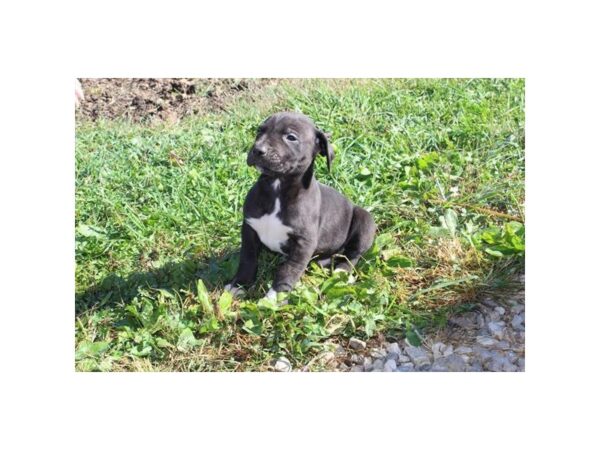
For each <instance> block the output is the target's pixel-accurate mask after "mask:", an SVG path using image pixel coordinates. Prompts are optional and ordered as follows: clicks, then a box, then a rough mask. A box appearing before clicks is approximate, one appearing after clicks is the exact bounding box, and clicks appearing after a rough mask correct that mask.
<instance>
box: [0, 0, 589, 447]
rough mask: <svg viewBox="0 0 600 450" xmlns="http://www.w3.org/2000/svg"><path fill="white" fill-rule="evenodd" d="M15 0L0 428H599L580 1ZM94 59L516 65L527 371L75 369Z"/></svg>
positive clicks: (146, 443)
mask: <svg viewBox="0 0 600 450" xmlns="http://www.w3.org/2000/svg"><path fill="white" fill-rule="evenodd" d="M15 5H16V6H10V7H5V9H8V8H10V10H9V11H5V13H3V19H4V22H5V24H4V25H5V26H3V28H2V30H1V31H0V32H1V33H2V36H1V37H2V38H3V42H4V43H5V45H4V47H5V48H6V56H5V58H6V60H5V61H4V62H5V64H4V69H5V71H7V70H8V71H9V72H8V73H9V74H10V75H9V77H8V79H6V80H3V81H4V83H3V88H4V89H3V94H4V96H8V97H9V101H8V102H6V103H4V104H3V106H4V108H3V110H2V122H1V123H2V124H3V130H4V131H3V137H4V138H5V139H4V141H5V142H3V146H2V147H3V155H2V156H3V160H2V163H1V165H0V168H1V170H2V176H1V177H0V178H1V179H0V182H1V183H2V184H1V187H2V199H3V211H4V214H3V218H2V236H3V246H4V248H3V250H4V251H3V256H4V258H3V273H4V274H5V277H3V280H4V283H3V284H4V286H3V289H2V299H3V302H2V305H3V307H4V308H3V311H2V316H1V317H2V327H1V329H2V342H3V347H2V348H3V358H2V360H3V363H4V364H3V379H4V383H3V387H4V391H5V394H4V395H3V401H2V403H3V406H2V412H3V415H4V420H3V430H4V431H3V433H2V436H1V437H0V439H1V440H2V444H3V445H2V447H5V448H13V447H24V448H30V447H33V448H36V447H40V446H45V447H50V446H52V447H54V446H56V447H59V448H73V447H77V448H105V447H107V446H110V447H111V448H115V447H116V448H138V447H144V448H173V447H176V448H178V447H181V446H183V445H190V444H191V445H195V446H204V447H207V446H210V445H211V444H212V445H216V446H218V447H230V446H231V447H234V446H235V447H240V446H243V447H244V448H245V447H250V448H252V447H261V448H268V447H281V446H291V447H300V446H302V447H307V446H311V447H315V446H316V447H325V448H338V447H361V448H365V447H375V446H380V445H387V446H406V447H407V446H419V447H425V448H428V447H442V446H443V447H444V448H453V447H456V448H481V447H485V448H506V447H507V446H509V445H514V446H516V447H519V448H520V447H528V448H529V447H533V446H535V447H536V448H537V447H540V446H549V445H552V446H554V445H556V446H561V447H566V446H569V447H570V448H582V447H589V446H590V445H589V444H588V443H589V442H597V438H595V436H594V435H593V430H594V428H593V426H594V425H595V414H593V413H591V412H588V409H587V406H588V405H590V406H592V407H593V405H595V404H596V403H597V402H598V389H597V387H596V383H595V377H597V375H596V372H595V370H594V369H595V367H597V365H598V363H597V361H598V358H597V357H596V355H595V352H594V348H593V347H592V348H590V344H591V343H594V342H595V339H594V337H595V336H596V334H597V331H596V330H597V320H598V319H597V318H598V314H597V313H598V306H597V305H598V302H597V297H598V296H597V289H594V288H593V283H594V282H595V280H596V278H597V276H596V272H597V270H598V269H597V268H598V265H597V262H595V258H596V255H597V254H598V251H597V250H598V248H597V247H598V244H597V242H598V240H597V239H596V230H595V225H596V223H597V222H596V221H595V220H594V218H595V217H594V213H595V210H596V208H597V206H596V205H597V200H595V198H594V194H595V193H597V187H596V186H597V174H596V172H597V171H598V165H597V164H596V163H597V160H598V158H597V155H598V152H597V142H598V139H597V136H595V134H596V130H597V128H598V115H597V105H598V89H597V82H598V79H599V78H598V71H597V69H596V67H595V65H594V62H595V59H597V58H594V57H593V56H592V55H595V54H596V53H597V48H595V46H594V45H593V44H592V43H593V42H598V40H599V39H598V31H597V24H596V23H595V17H597V16H596V15H595V13H594V12H593V11H592V10H591V6H589V7H588V5H591V2H590V3H587V2H583V1H572V2H570V3H569V4H568V6H562V5H561V4H558V3H551V4H550V3H546V4H543V5H542V4H540V6H539V7H537V6H535V4H534V3H533V2H531V3H525V2H516V1H511V0H507V1H504V2H497V3H491V2H490V3H485V4H484V3H482V2H475V1H471V2H461V3H460V4H459V3H457V2H431V1H423V2H414V4H411V5H407V4H401V3H392V2H383V1H379V0H376V1H371V2H369V3H367V4H361V3H358V2H345V3H344V4H334V3H333V2H332V3H326V2H323V1H321V2H316V1H312V0H307V1H304V2H303V3H301V4H300V3H298V2H291V3H289V4H286V5H284V4H282V3H279V2H277V3H276V2H261V3H260V4H259V3H241V2H239V3H235V2H231V1H223V2H221V3H219V5H218V6H217V5H204V4H201V3H199V2H198V3H195V4H191V3H190V4H187V3H183V2H178V1H172V2H168V3H158V2H136V3H135V4H126V3H123V2H115V1H106V2H102V3H95V4H91V5H89V6H83V5H78V6H77V7H75V6H73V7H71V6H63V5H59V4H56V3H41V2H40V3H38V4H37V5H36V4H30V3H27V4H15ZM107 75H110V76H142V77H145V76H154V77H161V76H214V77H223V76H227V77H243V76H250V77H257V76H294V77H308V76H310V77H315V76H319V77H338V76H341V77H350V76H352V77H363V76H370V77H388V76H389V77H415V76H418V77H448V76H464V77H482V76H496V77H524V76H525V77H526V78H527V94H526V95H527V109H526V111H527V112H526V114H527V129H526V131H527V141H526V142H527V152H526V153H527V246H528V248H527V372H526V373H525V374H370V375H367V374H352V375H336V374H287V375H286V374H76V373H74V371H73V351H72V349H73V309H74V308H73V289H74V283H73V273H74V267H73V242H74V240H73V238H74V236H73V212H74V202H73V199H74V197H73V195H74V189H73V186H74V171H73V167H74V159H73V126H74V121H73V100H72V97H73V83H72V79H73V77H75V76H80V77H90V76H107ZM590 288H591V289H590ZM594 347H595V346H594ZM593 421H594V422H593Z"/></svg>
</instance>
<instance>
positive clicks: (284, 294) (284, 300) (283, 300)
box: [265, 288, 288, 306]
mask: <svg viewBox="0 0 600 450" xmlns="http://www.w3.org/2000/svg"><path fill="white" fill-rule="evenodd" d="M278 294H282V295H278ZM265 298H266V299H268V300H270V301H277V300H278V299H279V298H281V300H279V302H277V304H278V305H279V306H283V305H287V304H288V300H287V292H277V291H276V290H275V289H273V288H271V289H269V292H267V294H266V295H265Z"/></svg>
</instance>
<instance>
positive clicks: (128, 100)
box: [76, 78, 278, 123]
mask: <svg viewBox="0 0 600 450" xmlns="http://www.w3.org/2000/svg"><path fill="white" fill-rule="evenodd" d="M80 81H81V85H82V87H83V91H84V95H85V99H84V101H83V102H82V103H81V105H80V107H79V108H78V109H77V110H76V118H77V120H78V121H96V120H99V119H105V120H113V119H121V120H123V119H124V120H130V121H133V122H143V123H148V122H156V121H159V122H162V121H166V122H177V121H178V120H180V119H182V118H184V117H186V116H190V115H198V114H206V113H210V112H218V111H226V110H227V108H228V106H229V105H230V104H231V103H232V100H234V99H235V98H237V97H239V96H240V95H252V93H253V92H256V91H257V90H261V89H263V88H265V87H266V86H269V85H272V84H275V83H277V82H278V80H276V79H269V78H259V79H234V78H82V79H80Z"/></svg>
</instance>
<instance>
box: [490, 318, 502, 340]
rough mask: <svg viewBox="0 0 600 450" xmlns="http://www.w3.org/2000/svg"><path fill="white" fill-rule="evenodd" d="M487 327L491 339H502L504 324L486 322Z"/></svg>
mask: <svg viewBox="0 0 600 450" xmlns="http://www.w3.org/2000/svg"><path fill="white" fill-rule="evenodd" d="M487 327H488V330H489V331H490V334H491V335H492V337H494V338H496V339H504V329H505V328H506V324H505V323H504V322H488V324H487Z"/></svg>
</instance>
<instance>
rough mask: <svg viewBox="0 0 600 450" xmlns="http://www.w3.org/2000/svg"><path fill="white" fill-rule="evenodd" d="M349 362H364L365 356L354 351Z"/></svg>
mask: <svg viewBox="0 0 600 450" xmlns="http://www.w3.org/2000/svg"><path fill="white" fill-rule="evenodd" d="M350 362H351V363H352V364H364V363H365V357H364V356H363V355H357V354H356V353H355V354H353V355H352V356H351V357H350Z"/></svg>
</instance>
